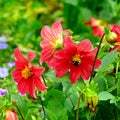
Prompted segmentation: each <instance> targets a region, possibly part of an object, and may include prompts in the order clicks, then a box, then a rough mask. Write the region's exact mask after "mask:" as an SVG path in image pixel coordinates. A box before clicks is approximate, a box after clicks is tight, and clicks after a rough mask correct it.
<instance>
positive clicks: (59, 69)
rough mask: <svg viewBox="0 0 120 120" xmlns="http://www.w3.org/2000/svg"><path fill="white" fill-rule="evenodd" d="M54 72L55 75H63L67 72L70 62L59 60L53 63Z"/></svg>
mask: <svg viewBox="0 0 120 120" xmlns="http://www.w3.org/2000/svg"><path fill="white" fill-rule="evenodd" d="M55 64H56V65H55V68H56V71H55V74H56V76H57V77H62V76H63V75H65V74H66V73H67V72H68V69H69V68H70V64H69V62H68V61H67V60H60V62H59V63H57V61H56V63H55Z"/></svg>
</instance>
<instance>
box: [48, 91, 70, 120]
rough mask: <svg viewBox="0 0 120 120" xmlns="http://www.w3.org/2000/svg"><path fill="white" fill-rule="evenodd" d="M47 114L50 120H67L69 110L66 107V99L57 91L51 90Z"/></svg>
mask: <svg viewBox="0 0 120 120" xmlns="http://www.w3.org/2000/svg"><path fill="white" fill-rule="evenodd" d="M46 103H47V114H48V116H49V118H50V120H67V119H68V116H67V110H66V108H65V107H64V103H65V97H64V95H63V93H62V92H61V91H59V90H56V89H51V90H50V91H49V92H48V93H47V96H46Z"/></svg>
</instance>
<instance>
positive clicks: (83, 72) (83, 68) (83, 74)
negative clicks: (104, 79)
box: [80, 64, 92, 80]
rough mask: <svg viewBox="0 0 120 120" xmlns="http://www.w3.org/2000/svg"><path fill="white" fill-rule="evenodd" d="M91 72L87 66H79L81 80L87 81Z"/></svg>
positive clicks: (90, 68) (90, 67)
mask: <svg viewBox="0 0 120 120" xmlns="http://www.w3.org/2000/svg"><path fill="white" fill-rule="evenodd" d="M91 70H92V66H89V65H87V64H86V65H83V64H82V65H81V71H80V75H81V77H82V78H83V80H88V79H89V77H90V75H91Z"/></svg>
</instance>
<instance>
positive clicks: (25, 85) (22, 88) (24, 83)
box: [18, 79, 31, 94]
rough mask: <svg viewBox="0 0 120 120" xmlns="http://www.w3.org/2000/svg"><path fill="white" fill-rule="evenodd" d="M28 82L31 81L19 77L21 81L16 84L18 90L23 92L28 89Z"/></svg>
mask: <svg viewBox="0 0 120 120" xmlns="http://www.w3.org/2000/svg"><path fill="white" fill-rule="evenodd" d="M30 83H31V82H30V80H26V79H21V81H20V82H19V84H18V91H19V92H20V93H21V94H25V93H26V92H27V91H28V90H29V88H30V87H31V86H30Z"/></svg>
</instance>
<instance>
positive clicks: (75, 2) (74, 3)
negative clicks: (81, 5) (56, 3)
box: [64, 0, 79, 6]
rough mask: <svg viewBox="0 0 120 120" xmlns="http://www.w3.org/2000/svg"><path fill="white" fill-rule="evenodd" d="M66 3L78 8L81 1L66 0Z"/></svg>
mask: <svg viewBox="0 0 120 120" xmlns="http://www.w3.org/2000/svg"><path fill="white" fill-rule="evenodd" d="M64 2H65V3H68V4H71V5H74V6H77V5H78V2H79V1H78V0H65V1H64Z"/></svg>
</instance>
